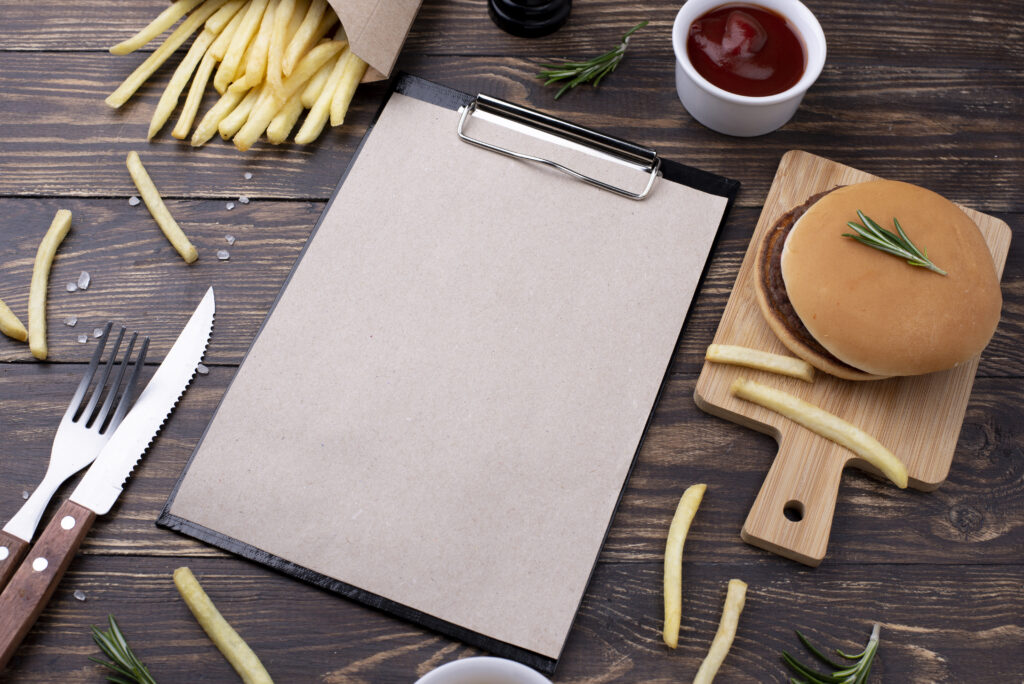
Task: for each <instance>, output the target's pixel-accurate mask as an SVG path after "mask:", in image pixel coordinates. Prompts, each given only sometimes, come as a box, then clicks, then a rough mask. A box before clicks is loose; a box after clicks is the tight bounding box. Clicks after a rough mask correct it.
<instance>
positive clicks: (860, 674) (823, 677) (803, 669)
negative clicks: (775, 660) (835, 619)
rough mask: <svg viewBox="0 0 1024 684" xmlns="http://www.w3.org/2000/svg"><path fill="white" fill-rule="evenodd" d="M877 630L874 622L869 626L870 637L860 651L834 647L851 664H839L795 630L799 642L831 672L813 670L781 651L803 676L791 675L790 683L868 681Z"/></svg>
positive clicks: (792, 667)
mask: <svg viewBox="0 0 1024 684" xmlns="http://www.w3.org/2000/svg"><path fill="white" fill-rule="evenodd" d="M878 630H879V627H878V624H877V623H876V624H875V625H874V627H872V628H871V637H870V638H869V639H868V644H867V646H865V647H864V650H863V651H861V652H860V653H856V654H853V655H850V654H847V653H843V652H842V651H840V650H839V649H836V653H838V654H839V655H840V656H842V657H843V658H845V659H847V660H850V661H853V664H852V665H851V664H850V663H847V664H843V665H841V664H839V663H837V662H835V661H833V660H832V659H831V658H829V657H828V656H826V655H825V654H824V653H822V652H821V651H819V650H818V649H816V648H815V647H814V646H813V645H812V644H811V642H810V641H808V640H807V637H805V636H804V635H803V634H801V633H800V632H799V631H797V633H796V636H797V638H798V639H800V643H802V644H803V645H804V647H805V648H806V649H807V650H808V651H810V652H811V654H812V655H814V657H815V658H817V659H818V660H820V661H821V662H822V663H824V664H825V665H827V666H828V667H829V668H830V669H831V670H832V674H824V673H822V672H816V671H815V670H812V669H811V668H809V667H807V666H806V665H804V664H802V663H800V662H799V661H798V660H797V659H796V658H794V657H793V656H791V655H790V654H789V653H787V652H785V651H783V652H782V660H783V662H785V663H786V665H787V666H788V667H789V668H790V669H791V670H793V671H794V672H796V673H797V674H798V675H800V676H801V677H803V679H796V678H794V677H791V678H790V679H789V681H790V684H864V682H867V681H868V675H870V674H871V664H872V662H873V661H874V659H875V653H877V652H878Z"/></svg>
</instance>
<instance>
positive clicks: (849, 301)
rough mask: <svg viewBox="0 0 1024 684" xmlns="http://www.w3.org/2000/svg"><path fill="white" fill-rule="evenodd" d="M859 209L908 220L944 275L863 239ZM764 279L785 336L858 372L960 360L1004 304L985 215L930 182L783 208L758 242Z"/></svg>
mask: <svg viewBox="0 0 1024 684" xmlns="http://www.w3.org/2000/svg"><path fill="white" fill-rule="evenodd" d="M858 211H862V212H863V213H864V214H865V215H866V216H867V217H869V218H871V219H874V220H875V221H876V222H877V223H879V224H881V226H882V227H884V228H886V229H887V230H890V231H894V227H893V226H894V223H893V219H894V218H895V219H897V220H898V221H899V223H900V225H901V226H902V228H903V230H904V231H905V232H906V235H907V236H908V237H909V239H910V240H911V241H912V242H913V243H914V245H916V246H917V247H918V248H919V249H920V250H921V251H922V252H924V253H925V254H926V255H927V257H928V258H929V259H930V260H931V261H932V262H933V263H934V264H935V265H936V266H938V267H941V269H943V270H945V271H946V274H945V275H943V274H940V273H937V272H934V271H932V270H929V269H927V268H923V267H918V266H912V265H910V264H908V263H907V261H906V260H905V259H902V258H899V257H896V256H893V255H891V254H887V253H885V252H883V251H881V250H879V249H876V248H873V247H871V246H868V245H865V244H862V243H860V242H858V241H856V240H854V239H851V238H850V237H846V236H844V233H853V230H851V228H850V227H849V226H848V225H847V222H849V221H853V222H858V221H859V219H858ZM755 263H756V268H757V273H756V277H755V288H756V290H757V301H758V304H759V305H760V307H761V312H762V313H763V314H764V318H765V320H766V321H767V322H768V325H769V326H770V327H771V329H772V331H773V332H774V333H775V334H776V335H777V336H778V338H779V339H780V340H781V341H782V343H783V344H784V345H785V346H786V347H787V348H789V350H790V351H792V352H793V353H794V354H796V355H797V356H799V357H800V358H802V359H804V360H805V361H807V362H808V363H810V364H811V365H813V366H815V367H816V368H818V369H820V370H822V371H825V372H826V373H830V374H832V375H835V376H837V377H840V378H844V379H847V380H879V379H882V378H888V377H893V376H903V375H920V374H923V373H932V372H935V371H940V370H945V369H948V368H952V367H953V366H956V365H957V364H959V363H963V362H964V361H967V360H969V359H971V358H973V357H975V356H977V355H978V354H979V353H981V350H982V349H984V348H985V346H986V345H987V344H988V342H989V340H990V339H991V338H992V335H993V333H994V332H995V329H996V325H997V324H998V322H999V315H1000V309H1001V308H1002V295H1001V293H1000V291H999V278H998V276H997V275H996V270H995V265H994V264H993V262H992V255H991V253H990V251H989V248H988V245H987V244H986V243H985V239H984V237H983V236H982V235H981V232H980V230H979V229H978V226H977V225H976V224H975V223H974V222H973V221H972V220H971V219H970V217H968V216H967V214H965V213H964V212H963V211H962V210H961V209H960V208H959V207H957V206H956V205H955V204H953V203H952V202H950V201H949V200H947V199H945V198H943V197H942V196H941V195H938V194H936V193H934V192H931V191H930V190H926V189H924V188H920V187H917V186H915V185H911V184H909V183H902V182H898V181H887V180H879V181H870V182H866V183H857V184H854V185H847V186H841V187H838V188H835V189H833V190H830V191H828V192H824V193H821V194H818V195H815V196H813V197H811V198H810V199H808V200H807V201H806V202H805V203H804V204H802V205H800V206H798V207H795V208H793V209H792V210H790V211H789V212H787V213H786V214H785V215H783V216H782V217H781V218H780V219H779V220H778V221H777V222H776V223H775V224H774V225H773V226H772V227H771V229H769V230H768V231H767V233H766V235H765V236H764V238H763V240H762V242H761V243H760V245H759V246H758V250H757V257H756V262H755Z"/></svg>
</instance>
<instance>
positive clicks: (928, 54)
mask: <svg viewBox="0 0 1024 684" xmlns="http://www.w3.org/2000/svg"><path fill="white" fill-rule="evenodd" d="M680 4H681V3H666V4H662V5H659V6H651V5H649V4H644V3H638V2H620V1H618V0H591V1H590V2H579V3H576V4H575V5H574V6H573V9H572V14H571V16H570V19H569V22H568V23H567V24H566V25H565V26H564V27H563V28H562V29H560V30H559V31H558V32H556V33H554V34H552V35H550V36H546V37H544V38H539V39H523V38H517V37H515V36H511V35H508V34H506V33H504V32H503V31H500V30H499V29H498V28H497V27H495V26H494V24H492V23H491V21H490V19H489V18H488V16H487V9H486V5H484V4H482V3H480V2H476V1H471V0H456V1H452V0H426V1H425V2H424V3H423V5H422V7H421V9H420V12H419V14H418V16H417V18H416V21H415V22H414V23H413V26H412V30H411V32H410V34H409V37H408V39H407V40H406V43H405V49H404V51H405V52H406V53H408V54H428V55H476V56H502V57H513V56H514V57H526V58H532V59H535V60H537V61H541V60H543V59H550V58H571V59H577V58H580V57H589V56H591V55H594V54H599V53H601V52H604V51H605V50H608V49H609V48H610V47H611V46H613V45H615V44H616V43H617V42H618V40H619V38H620V36H621V35H622V34H623V33H624V32H625V31H626V30H627V29H628V28H629V27H631V26H633V25H634V24H636V23H637V22H639V21H641V20H645V19H646V20H648V21H650V24H649V26H648V27H647V28H646V29H644V31H643V32H641V33H639V34H637V36H636V37H635V38H634V39H633V41H632V42H631V45H630V55H631V56H632V57H645V58H646V57H656V58H659V59H669V60H671V59H672V44H671V41H670V40H669V39H668V38H667V37H668V36H669V35H670V34H671V27H672V22H673V20H674V19H675V15H676V12H677V11H678V9H679V5H680ZM2 6H3V13H4V19H5V24H6V26H5V28H4V31H3V34H2V35H0V50H7V51H14V50H17V51H30V50H45V51H65V50H74V51H85V50H89V51H103V50H106V49H107V48H109V47H110V46H111V45H113V44H114V43H117V42H119V41H121V40H123V39H124V38H126V37H128V36H129V35H131V34H132V33H133V32H134V31H136V30H137V29H139V28H141V27H142V26H144V25H145V24H146V23H148V22H149V20H150V19H151V18H152V17H154V16H156V14H157V13H158V12H160V11H161V10H162V9H163V8H164V7H165V6H166V3H165V2H163V1H162V0H142V1H139V2H133V3H120V4H119V5H118V8H117V13H116V15H114V17H113V18H112V15H111V9H110V5H109V3H105V2H102V0H84V1H82V2H76V3H75V9H74V12H68V10H67V5H66V4H65V3H60V2H57V1H56V0H47V1H46V2H42V3H31V4H29V3H23V2H17V0H5V2H3V3H2ZM810 8H811V10H812V11H814V13H815V15H816V16H817V18H818V20H819V22H821V24H822V27H823V29H824V31H825V35H826V38H827V40H828V44H829V62H830V63H832V64H877V63H886V64H896V63H899V64H904V65H907V66H911V65H913V66H922V65H928V64H934V63H935V61H936V56H937V55H941V62H942V64H943V65H944V66H952V65H960V66H971V65H975V66H994V65H1001V66H1003V67H1004V68H1014V67H1016V66H1019V64H1020V63H1021V59H1022V58H1024V40H1022V38H1024V32H1022V28H1021V26H1020V23H1019V22H1014V21H1007V20H1006V18H1007V17H1015V16H1016V13H1017V11H1018V9H1019V7H1018V6H1017V4H1016V3H1015V1H1014V0H996V1H994V2H987V3H984V4H974V5H962V4H952V3H950V4H941V3H938V4H937V3H934V2H930V1H929V0H912V1H910V2H903V3H900V4H899V5H898V6H897V5H894V6H884V5H882V6H880V5H869V4H864V3H862V2H857V1H856V0H846V1H845V2H829V3H824V2H816V3H812V4H810ZM40 16H45V17H46V18H47V20H46V21H45V22H40V21H39V17H40ZM911 18H914V19H919V20H920V21H921V22H926V24H922V23H919V21H917V20H911ZM155 44H157V43H155V42H154V43H151V44H150V45H149V46H147V47H146V48H144V49H145V50H152V49H154V45H155Z"/></svg>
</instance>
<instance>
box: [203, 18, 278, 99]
mask: <svg viewBox="0 0 1024 684" xmlns="http://www.w3.org/2000/svg"><path fill="white" fill-rule="evenodd" d="M267 4H268V0H252V2H251V3H250V4H249V7H248V9H247V10H246V12H245V17H243V19H242V23H240V24H239V25H238V30H236V31H235V35H233V36H232V37H231V44H230V45H229V46H228V49H227V51H226V52H225V53H224V59H223V61H222V62H221V63H220V66H219V67H218V68H217V73H216V74H215V75H214V77H213V86H214V87H215V88H216V89H217V92H218V93H223V92H224V91H226V90H227V88H228V86H229V85H231V82H232V81H234V80H235V78H236V77H237V76H238V70H239V68H240V66H241V64H242V57H244V55H245V50H246V48H247V46H248V45H249V42H250V41H251V40H252V39H253V36H255V35H256V31H257V30H258V29H259V27H260V20H261V19H263V13H264V12H265V11H266V9H267Z"/></svg>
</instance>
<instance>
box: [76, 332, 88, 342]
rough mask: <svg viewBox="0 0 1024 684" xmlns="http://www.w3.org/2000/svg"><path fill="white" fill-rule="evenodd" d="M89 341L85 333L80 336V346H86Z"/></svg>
mask: <svg viewBox="0 0 1024 684" xmlns="http://www.w3.org/2000/svg"><path fill="white" fill-rule="evenodd" d="M88 341H89V336H88V335H86V334H85V333H82V334H81V335H79V336H78V343H79V344H85V343H86V342H88Z"/></svg>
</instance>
